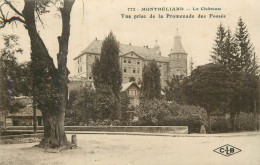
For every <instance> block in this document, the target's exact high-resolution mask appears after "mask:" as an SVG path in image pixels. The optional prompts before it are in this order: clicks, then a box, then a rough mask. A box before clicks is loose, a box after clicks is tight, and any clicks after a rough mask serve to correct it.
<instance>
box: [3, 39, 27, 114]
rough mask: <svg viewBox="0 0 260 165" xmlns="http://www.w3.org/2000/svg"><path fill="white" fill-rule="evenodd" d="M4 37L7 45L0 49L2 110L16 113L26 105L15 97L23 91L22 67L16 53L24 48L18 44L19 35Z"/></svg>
mask: <svg viewBox="0 0 260 165" xmlns="http://www.w3.org/2000/svg"><path fill="white" fill-rule="evenodd" d="M3 39H4V46H5V47H4V48H3V49H1V50H0V53H1V57H0V67H1V68H0V85H1V86H0V100H1V104H0V110H1V111H3V112H4V113H14V112H17V111H18V110H19V109H20V108H22V107H23V106H24V105H23V104H22V103H20V102H19V101H17V100H16V99H15V98H14V97H15V96H19V95H20V94H21V92H22V86H21V77H22V68H21V66H20V65H19V64H18V63H17V60H16V55H18V54H21V53H22V49H21V48H20V47H19V44H18V40H19V37H18V36H16V35H7V36H3Z"/></svg>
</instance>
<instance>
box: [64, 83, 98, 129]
mask: <svg viewBox="0 0 260 165" xmlns="http://www.w3.org/2000/svg"><path fill="white" fill-rule="evenodd" d="M94 102H95V91H94V90H93V89H91V88H90V87H83V88H81V89H80V90H73V91H71V92H70V98H69V100H68V109H70V110H71V111H72V112H71V114H70V116H71V118H70V119H71V122H73V123H74V124H80V123H81V124H83V125H85V124H87V125H89V124H90V121H91V120H94V121H95V104H94Z"/></svg>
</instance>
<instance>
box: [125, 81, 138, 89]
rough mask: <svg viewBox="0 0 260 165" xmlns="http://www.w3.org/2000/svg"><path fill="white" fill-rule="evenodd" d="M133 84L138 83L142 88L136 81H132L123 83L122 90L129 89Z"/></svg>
mask: <svg viewBox="0 0 260 165" xmlns="http://www.w3.org/2000/svg"><path fill="white" fill-rule="evenodd" d="M132 85H136V86H137V87H138V88H140V87H139V85H138V84H137V83H136V82H134V81H132V82H127V83H123V84H122V89H121V91H125V90H127V89H128V88H129V87H130V86H132Z"/></svg>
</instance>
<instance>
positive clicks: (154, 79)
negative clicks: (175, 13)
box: [141, 60, 161, 100]
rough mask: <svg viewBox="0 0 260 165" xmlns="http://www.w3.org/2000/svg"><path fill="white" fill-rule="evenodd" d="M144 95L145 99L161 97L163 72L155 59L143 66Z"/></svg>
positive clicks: (142, 87)
mask: <svg viewBox="0 0 260 165" xmlns="http://www.w3.org/2000/svg"><path fill="white" fill-rule="evenodd" d="M142 76H143V78H142V86H141V91H142V97H143V98H144V99H149V100H152V99H155V98H156V99H159V98H160V97H161V79H160V76H161V73H160V69H159V67H158V65H157V63H156V61H155V60H153V61H149V62H148V64H147V65H145V66H144V68H143V75H142Z"/></svg>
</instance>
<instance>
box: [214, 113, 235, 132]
mask: <svg viewBox="0 0 260 165" xmlns="http://www.w3.org/2000/svg"><path fill="white" fill-rule="evenodd" d="M211 130H212V132H214V133H221V132H230V131H231V124H230V115H228V114H226V115H225V116H212V117H211Z"/></svg>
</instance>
